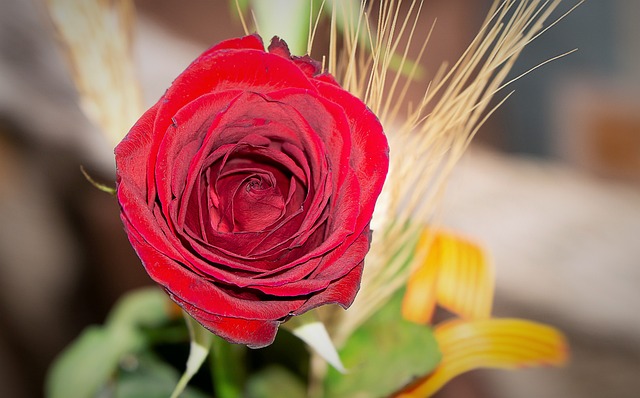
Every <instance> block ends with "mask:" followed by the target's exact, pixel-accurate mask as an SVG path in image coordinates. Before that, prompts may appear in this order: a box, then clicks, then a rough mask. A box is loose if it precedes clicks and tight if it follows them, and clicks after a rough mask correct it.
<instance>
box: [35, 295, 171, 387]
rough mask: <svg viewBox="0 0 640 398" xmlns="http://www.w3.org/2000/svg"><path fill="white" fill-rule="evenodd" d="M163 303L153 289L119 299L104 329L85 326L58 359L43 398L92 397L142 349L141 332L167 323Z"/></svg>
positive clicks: (143, 339)
mask: <svg viewBox="0 0 640 398" xmlns="http://www.w3.org/2000/svg"><path fill="white" fill-rule="evenodd" d="M167 303H168V300H167V297H166V295H165V294H164V293H163V292H162V291H161V290H159V289H155V288H154V289H144V290H138V291H135V292H132V293H130V294H128V295H127V296H125V297H124V298H122V299H121V300H120V301H119V302H118V303H117V304H116V307H115V308H114V310H113V311H112V312H111V314H110V316H109V319H108V320H107V322H106V324H105V325H104V326H89V327H88V328H87V329H85V330H84V331H83V332H82V334H81V335H80V336H79V337H78V338H77V339H76V340H75V341H74V342H73V343H72V344H71V345H70V346H69V347H67V349H66V350H65V351H63V352H62V353H61V354H60V355H59V357H58V358H57V359H56V361H55V362H54V364H53V366H52V367H51V369H50V370H49V374H48V375H47V380H46V385H45V390H46V394H47V397H49V398H86V397H92V396H95V395H96V394H97V392H98V391H99V390H100V389H101V388H102V387H103V386H104V385H105V384H106V383H107V381H109V380H110V379H111V378H112V377H113V376H114V374H115V372H116V370H117V369H118V365H119V363H120V361H121V359H122V358H123V357H124V356H125V355H126V354H129V353H133V352H138V351H140V350H142V349H143V348H144V347H145V346H146V344H147V341H146V339H145V334H144V332H143V328H145V327H154V326H157V325H159V324H161V323H163V322H166V321H167V319H168V313H167V308H168V304H167Z"/></svg>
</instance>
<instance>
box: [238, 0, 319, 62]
mask: <svg viewBox="0 0 640 398" xmlns="http://www.w3.org/2000/svg"><path fill="white" fill-rule="evenodd" d="M251 8H252V9H253V13H254V14H255V16H256V21H257V24H258V32H259V33H260V36H262V38H263V40H264V41H265V44H266V45H267V46H268V45H269V42H270V41H271V38H272V37H273V36H278V37H280V38H281V39H283V40H284V41H286V42H287V45H288V46H289V50H291V54H293V55H304V54H306V52H307V37H308V35H309V13H310V12H311V4H310V2H309V1H308V0H307V1H291V0H251Z"/></svg>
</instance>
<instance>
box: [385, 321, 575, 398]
mask: <svg viewBox="0 0 640 398" xmlns="http://www.w3.org/2000/svg"><path fill="white" fill-rule="evenodd" d="M434 332H435V337H436V340H437V342H438V346H439V348H440V351H441V353H442V361H441V363H440V365H439V366H438V367H437V368H436V370H435V371H434V372H433V373H431V374H430V375H428V376H427V377H425V378H424V379H422V380H421V381H419V382H417V383H415V384H413V385H412V386H410V387H409V388H407V389H405V390H404V391H402V392H401V393H400V394H398V395H397V397H402V398H410V397H414V398H417V397H429V396H431V395H432V394H434V393H435V392H436V391H438V390H439V389H440V388H441V387H442V386H443V385H445V384H446V383H447V382H448V381H450V380H451V379H453V378H454V377H456V376H458V375H460V374H462V373H464V372H467V371H469V370H472V369H477V368H496V369H519V368H523V367H534V366H545V365H546V366H561V365H563V364H565V363H566V361H567V358H568V348H567V344H566V340H565V338H564V336H563V335H562V333H560V332H559V331H558V330H556V329H554V328H552V327H550V326H547V325H543V324H540V323H536V322H531V321H526V320H521V319H485V320H475V321H465V320H461V319H456V320H452V321H449V322H445V323H443V324H441V325H438V326H437V327H436V328H435V331H434Z"/></svg>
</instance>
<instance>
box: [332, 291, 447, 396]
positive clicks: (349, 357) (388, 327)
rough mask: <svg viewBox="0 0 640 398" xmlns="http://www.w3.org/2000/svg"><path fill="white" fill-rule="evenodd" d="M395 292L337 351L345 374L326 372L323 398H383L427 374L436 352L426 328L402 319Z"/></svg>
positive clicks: (436, 358)
mask: <svg viewBox="0 0 640 398" xmlns="http://www.w3.org/2000/svg"><path fill="white" fill-rule="evenodd" d="M403 293H404V292H403V291H401V292H398V293H397V294H396V295H395V296H394V297H393V298H392V299H391V300H390V301H389V302H388V303H387V304H386V305H385V306H384V307H382V308H381V309H380V310H379V311H378V312H377V313H376V314H375V315H373V316H372V317H371V318H370V319H369V320H368V321H367V322H366V323H364V324H363V325H362V326H361V327H360V328H359V329H358V330H356V331H355V332H354V333H353V335H352V336H351V337H350V338H349V340H348V341H347V343H346V344H345V346H344V347H343V348H342V349H341V350H340V357H341V358H342V362H343V363H344V365H345V367H346V368H347V372H348V373H347V374H344V375H343V374H340V373H339V372H337V371H336V370H334V369H330V370H329V373H328V376H327V378H326V382H325V393H326V394H325V396H327V397H331V398H334V397H335V398H340V397H354V396H358V397H362V398H365V397H384V396H388V395H389V394H392V393H393V392H395V391H398V390H399V389H401V388H402V387H404V386H406V385H407V384H409V383H410V382H412V381H413V380H414V379H415V378H417V377H420V376H424V375H425V374H427V373H429V372H431V371H432V370H433V369H434V368H435V367H436V366H437V364H438V363H439V362H440V357H441V355H440V352H439V351H438V346H437V343H436V341H435V339H434V337H433V334H432V330H431V328H429V327H428V326H425V325H418V324H415V323H411V322H408V321H405V320H404V319H402V316H401V312H400V309H401V304H402V294H403Z"/></svg>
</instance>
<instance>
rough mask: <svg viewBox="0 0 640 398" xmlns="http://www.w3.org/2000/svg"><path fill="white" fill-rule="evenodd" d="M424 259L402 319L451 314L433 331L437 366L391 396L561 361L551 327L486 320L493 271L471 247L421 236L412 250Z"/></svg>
mask: <svg viewBox="0 0 640 398" xmlns="http://www.w3.org/2000/svg"><path fill="white" fill-rule="evenodd" d="M425 245H428V249H429V251H428V255H427V256H426V258H425V259H424V261H423V262H422V263H421V264H420V265H419V267H418V268H417V269H416V271H415V272H414V273H413V275H412V277H411V279H410V280H409V283H408V284H407V290H406V293H405V296H404V302H403V316H404V317H405V318H406V319H408V320H410V321H413V322H416V323H430V322H431V319H432V316H433V313H434V310H435V308H436V305H440V306H442V307H443V308H446V309H447V310H448V311H450V312H452V313H453V314H455V315H457V316H458V317H459V318H454V319H451V320H448V321H445V322H442V323H440V324H438V325H436V326H435V327H434V335H435V338H436V341H437V342H438V347H439V348H440V351H441V353H442V361H441V362H440V364H439V365H438V367H437V368H436V369H435V370H434V371H433V372H432V373H430V374H429V375H426V376H425V377H424V378H422V379H420V380H418V381H416V382H415V383H413V384H412V385H411V386H409V387H407V388H405V389H404V390H402V391H401V392H400V393H398V394H397V397H402V398H409V397H428V396H431V395H432V394H434V393H435V392H436V391H438V390H439V389H440V388H441V387H442V386H444V385H445V384H446V383H447V382H448V381H450V380H451V379H453V378H454V377H456V376H458V375H460V374H462V373H464V372H467V371H469V370H472V369H477V368H497V369H519V368H523V367H534V366H561V365H563V364H565V363H566V362H567V359H568V347H567V344H566V340H565V337H564V336H563V334H562V333H561V332H559V331H558V330H556V329H554V328H553V327H550V326H547V325H543V324H540V323H536V322H531V321H527V320H522V319H501V318H491V306H492V301H493V293H494V268H493V265H492V263H491V262H490V261H489V260H488V259H487V256H486V254H485V253H484V251H483V250H482V249H481V248H480V247H479V246H478V245H476V244H474V243H472V242H470V241H467V240H465V239H462V238H460V237H458V236H456V235H454V234H451V233H444V232H434V231H432V230H429V229H426V230H425V231H423V233H422V235H421V237H420V241H419V243H418V250H420V249H421V248H424V246H425Z"/></svg>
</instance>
